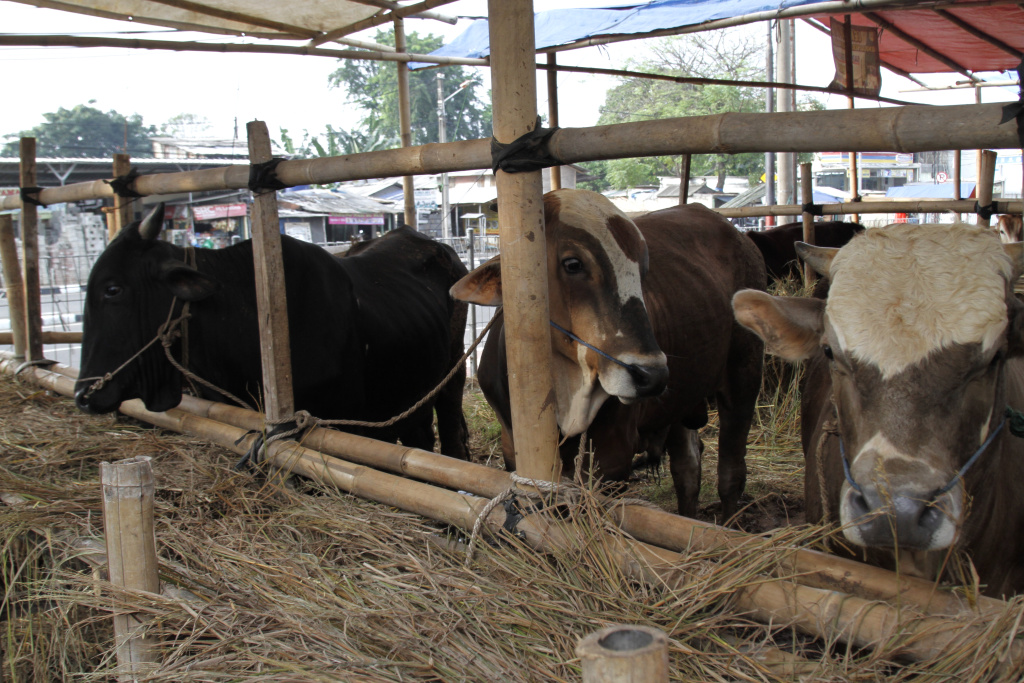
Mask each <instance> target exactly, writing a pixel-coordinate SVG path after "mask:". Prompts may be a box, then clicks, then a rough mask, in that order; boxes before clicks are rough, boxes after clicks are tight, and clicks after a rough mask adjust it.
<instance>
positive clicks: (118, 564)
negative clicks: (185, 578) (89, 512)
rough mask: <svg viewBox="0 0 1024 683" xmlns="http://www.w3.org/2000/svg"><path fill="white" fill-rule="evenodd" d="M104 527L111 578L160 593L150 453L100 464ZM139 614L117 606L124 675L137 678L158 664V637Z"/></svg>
mask: <svg viewBox="0 0 1024 683" xmlns="http://www.w3.org/2000/svg"><path fill="white" fill-rule="evenodd" d="M100 484H101V485H102V487H103V528H104V532H105V534H106V538H107V562H108V569H109V572H110V582H111V583H112V584H114V585H115V586H119V587H122V588H124V589H126V590H131V591H147V592H150V593H156V594H159V593H160V575H159V572H158V564H157V559H156V533H155V532H154V528H153V494H154V484H153V468H152V465H151V464H150V459H149V458H148V457H145V456H139V457H136V458H130V459H128V460H122V461H120V462H116V463H109V462H104V463H100ZM144 630H145V624H144V622H143V621H142V620H141V619H140V618H139V616H138V615H137V614H132V613H125V612H122V611H121V610H120V609H119V608H117V607H115V608H114V640H115V649H116V651H117V664H118V680H120V681H135V680H138V678H139V677H143V676H145V675H146V674H147V673H148V672H150V671H152V670H153V669H154V668H155V664H156V662H157V652H156V648H155V645H156V643H155V641H154V640H153V639H152V638H149V637H147V636H145V635H144Z"/></svg>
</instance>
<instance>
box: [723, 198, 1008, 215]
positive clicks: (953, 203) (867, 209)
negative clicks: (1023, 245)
mask: <svg viewBox="0 0 1024 683" xmlns="http://www.w3.org/2000/svg"><path fill="white" fill-rule="evenodd" d="M993 204H994V205H995V207H996V212H997V213H1014V212H1020V210H1021V208H1022V207H1024V201H1021V200H1010V201H1007V200H998V201H995V202H993ZM855 211H856V212H860V213H862V214H877V213H940V212H942V211H954V212H957V213H974V200H973V199H961V200H953V199H925V200H920V201H903V200H901V201H891V202H871V201H869V202H857V203H856V204H854V203H850V202H844V203H842V204H823V205H822V207H821V212H822V213H823V214H824V215H826V216H837V215H844V214H851V213H854V212H855ZM715 212H717V213H718V214H720V215H722V216H725V217H726V218H739V217H741V216H799V215H801V214H803V208H801V207H800V206H797V205H795V204H789V205H786V204H779V205H776V206H741V207H737V208H733V209H715Z"/></svg>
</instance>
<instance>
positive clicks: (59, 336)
mask: <svg viewBox="0 0 1024 683" xmlns="http://www.w3.org/2000/svg"><path fill="white" fill-rule="evenodd" d="M2 226H3V217H2V216H0V230H2ZM18 272H19V273H20V272H21V269H20V268H19V269H18ZM6 274H7V273H6V268H5V269H4V275H5V276H6ZM4 279H6V277H5V278H4ZM10 295H11V289H10V287H9V286H8V289H7V296H8V299H10ZM18 296H21V291H20V283H19V291H18ZM9 303H10V301H9V300H8V304H9ZM14 324H15V317H14V313H13V312H12V314H11V326H12V327H13V326H14ZM18 326H19V330H18V331H17V332H15V331H13V330H12V331H11V332H0V344H14V345H15V353H17V349H18V341H19V337H20V343H21V345H22V346H21V348H22V349H23V350H22V354H21V355H22V357H24V344H25V334H24V329H23V328H21V322H18ZM42 337H43V344H81V343H82V333H81V332H50V331H48V330H43V332H42Z"/></svg>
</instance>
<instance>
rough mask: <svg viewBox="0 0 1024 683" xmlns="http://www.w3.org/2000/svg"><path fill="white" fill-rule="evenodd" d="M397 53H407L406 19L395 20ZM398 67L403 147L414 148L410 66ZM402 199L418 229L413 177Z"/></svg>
mask: <svg viewBox="0 0 1024 683" xmlns="http://www.w3.org/2000/svg"><path fill="white" fill-rule="evenodd" d="M395 51H397V52H405V19H403V18H402V17H397V18H396V19H395ZM395 66H397V67H398V121H399V127H400V128H401V136H402V147H403V148H405V147H412V109H411V105H410V98H409V64H408V63H406V62H396V63H395ZM402 198H403V205H404V207H405V224H406V225H408V226H410V227H412V228H414V229H416V220H417V216H416V183H415V179H414V178H413V176H411V175H407V176H403V177H402Z"/></svg>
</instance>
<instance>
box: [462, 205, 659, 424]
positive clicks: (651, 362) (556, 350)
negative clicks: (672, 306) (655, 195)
mask: <svg viewBox="0 0 1024 683" xmlns="http://www.w3.org/2000/svg"><path fill="white" fill-rule="evenodd" d="M544 224H545V235H546V240H547V265H548V300H549V306H550V312H551V320H552V321H553V322H555V323H557V324H558V325H559V326H561V327H562V328H564V329H566V330H569V331H571V332H572V333H573V334H575V335H576V336H577V337H579V338H580V339H582V340H583V341H585V342H587V343H589V344H591V345H592V346H595V347H597V348H599V349H600V350H601V351H603V352H604V353H606V354H608V355H609V356H611V357H612V358H615V359H617V360H618V361H621V362H622V363H624V364H626V365H627V366H628V367H624V366H623V365H620V364H618V363H616V362H614V361H612V360H609V359H608V358H606V357H604V356H602V355H601V354H599V353H597V352H595V351H593V350H592V349H589V348H587V347H586V346H584V345H583V344H580V343H578V342H576V341H574V340H573V339H571V338H570V337H569V336H567V335H566V334H564V333H562V332H559V331H558V330H557V329H555V328H554V327H552V331H551V344H552V349H553V363H554V367H553V370H554V377H553V381H554V388H555V394H556V399H557V403H558V426H559V428H560V429H561V430H562V433H563V434H565V435H568V436H572V435H576V434H579V433H581V432H582V431H583V430H585V429H586V428H587V427H588V426H589V425H590V423H591V422H592V421H593V419H594V416H595V415H597V411H598V409H599V408H600V407H601V405H602V404H603V403H604V401H605V400H606V399H607V398H608V397H609V396H615V397H617V398H619V399H620V400H621V401H623V402H630V401H633V400H636V399H639V398H644V397H647V396H656V395H658V394H660V393H661V392H662V391H664V389H665V385H666V383H667V380H668V366H667V364H666V361H665V354H664V353H662V351H661V349H659V348H658V344H657V342H656V341H655V339H654V332H653V330H652V329H651V323H650V320H649V319H648V317H647V309H646V307H645V306H644V300H643V293H642V291H641V288H640V284H641V279H642V278H643V276H644V275H645V274H646V272H647V244H646V242H644V238H643V235H641V234H640V230H639V229H638V228H637V227H636V225H635V224H634V223H633V222H632V221H631V220H629V219H628V218H627V217H626V216H625V215H624V214H623V213H622V212H621V211H619V210H618V209H617V208H616V207H615V205H613V204H612V203H611V202H610V201H608V199H607V198H606V197H604V196H602V195H600V194H597V193H596V192H590V191H587V190H556V191H554V192H549V193H548V194H546V195H545V196H544ZM452 296H453V297H455V298H456V299H459V300H462V301H468V302H471V303H476V304H481V305H484V306H497V305H500V304H501V263H500V257H495V258H494V259H491V260H490V261H488V262H487V263H485V264H483V265H482V266H480V267H479V268H477V269H476V270H474V271H473V272H472V273H470V274H469V275H467V276H466V277H464V278H463V279H462V280H460V281H459V282H458V283H456V285H455V286H454V287H452ZM506 334H514V331H513V330H506Z"/></svg>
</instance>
